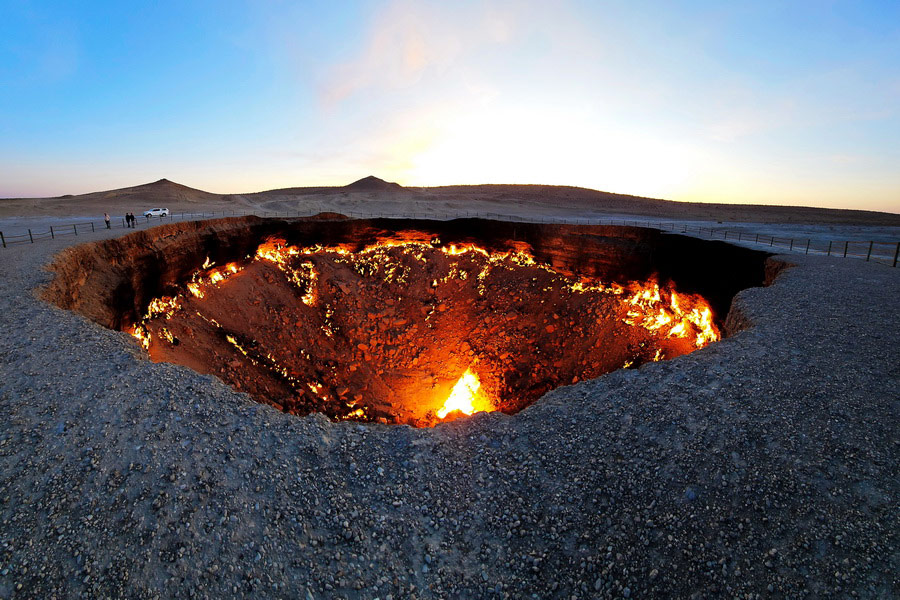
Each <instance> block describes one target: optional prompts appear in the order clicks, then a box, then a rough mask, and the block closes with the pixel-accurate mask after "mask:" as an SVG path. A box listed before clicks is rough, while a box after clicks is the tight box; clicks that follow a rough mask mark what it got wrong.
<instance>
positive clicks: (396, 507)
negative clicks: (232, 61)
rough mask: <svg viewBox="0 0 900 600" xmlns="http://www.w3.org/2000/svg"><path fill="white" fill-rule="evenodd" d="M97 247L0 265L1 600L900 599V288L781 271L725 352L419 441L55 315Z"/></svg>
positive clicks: (873, 271) (885, 281)
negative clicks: (281, 405)
mask: <svg viewBox="0 0 900 600" xmlns="http://www.w3.org/2000/svg"><path fill="white" fill-rule="evenodd" d="M104 233H105V232H104ZM104 233H99V234H98V235H97V236H96V237H102V236H103V235H104ZM118 233H120V232H116V231H113V232H110V233H109V235H115V234H118ZM96 237H95V238H93V239H96ZM78 241H80V240H77V239H71V238H70V239H67V240H56V241H47V242H44V243H42V244H35V245H33V246H31V245H28V246H19V247H11V248H7V249H5V250H2V253H0V277H2V284H0V286H2V287H0V308H2V315H3V320H2V323H3V328H2V331H3V334H2V336H0V418H2V420H3V423H4V425H3V427H2V428H0V597H3V598H7V597H29V598H54V597H57V598H63V597H99V596H104V597H129V598H169V597H179V598H187V597H196V598H225V597H247V598H261V597H272V598H381V599H382V600H383V599H386V598H394V599H399V598H529V597H534V598H548V597H554V598H597V597H601V598H607V597H608V598H620V597H621V598H627V597H631V598H646V597H679V598H686V597H697V598H703V597H709V598H713V597H715V598H719V597H727V598H756V597H790V598H797V597H804V596H805V597H810V598H819V597H841V598H844V597H863V598H880V597H883V598H889V597H898V596H900V582H898V573H900V552H898V531H900V510H898V500H900V495H898V490H900V483H898V482H900V473H898V455H900V438H898V415H900V406H898V404H900V397H898V390H900V361H898V358H897V352H896V344H897V340H898V339H900V327H898V325H900V323H898V321H900V269H891V268H889V267H885V266H882V265H874V264H866V263H862V262H859V261H846V260H840V259H828V258H819V257H795V256H792V257H782V258H784V259H786V260H788V259H789V260H790V261H792V262H793V263H795V264H796V266H794V267H793V268H789V269H787V270H785V271H783V272H782V273H781V275H780V276H779V277H778V279H777V280H776V282H775V284H774V285H772V286H770V287H767V288H755V289H750V290H746V291H744V292H742V293H741V294H740V295H739V296H738V297H737V298H736V300H735V305H734V307H733V312H732V315H731V318H730V321H729V323H730V324H731V325H732V326H733V327H735V328H737V327H744V329H743V330H742V331H740V332H736V333H735V334H734V335H732V336H731V337H729V338H727V339H725V340H723V341H722V342H720V343H718V344H713V345H711V346H710V347H708V348H705V349H703V350H700V351H697V352H695V353H692V354H689V355H686V356H682V357H680V358H677V359H675V360H671V361H666V362H661V363H651V364H648V365H645V366H644V367H642V368H641V369H638V370H625V371H618V372H615V373H612V374H609V375H607V376H604V377H601V378H600V379H596V380H593V381H588V382H583V383H580V384H578V385H574V386H570V387H565V388H561V389H558V390H556V391H554V392H551V393H550V394H547V395H546V396H545V397H544V398H543V399H542V400H540V401H539V402H538V403H536V404H535V405H533V406H531V407H529V408H528V409H526V410H525V411H523V412H521V413H519V414H518V415H515V416H506V415H502V414H496V413H493V414H481V415H476V416H475V417H473V418H470V419H466V420H461V421H456V422H453V423H449V424H446V425H441V426H439V427H437V428H435V429H411V428H409V427H405V426H380V425H379V426H375V425H360V424H354V423H331V422H329V421H327V420H326V419H325V418H324V417H322V416H320V415H314V416H311V417H306V418H296V417H292V416H290V415H286V414H283V413H280V412H278V411H276V410H274V409H271V408H269V407H266V406H262V405H257V404H254V403H253V402H251V401H250V400H249V399H248V398H247V397H246V396H245V395H242V394H238V393H236V392H234V391H232V390H231V389H230V388H228V387H227V386H225V385H224V384H222V383H221V382H219V381H218V380H217V379H214V378H212V377H209V376H203V375H199V374H196V373H194V372H192V371H190V370H188V369H185V368H182V367H178V366H174V365H169V364H153V363H150V362H149V361H148V360H146V359H145V358H144V356H143V354H142V351H141V350H140V349H139V348H138V346H137V345H136V344H135V343H134V342H133V340H132V339H131V338H130V337H129V336H127V335H126V334H123V333H120V332H115V331H110V330H106V329H103V328H101V327H99V326H97V325H95V324H93V323H91V322H89V321H87V320H85V319H84V318H82V317H80V316H78V315H75V314H73V313H68V312H66V311H63V310H60V309H57V308H55V307H52V306H49V305H47V304H45V303H43V302H41V301H39V300H37V299H36V297H35V294H34V289H35V288H36V287H37V286H39V285H42V284H45V283H46V282H47V281H48V280H49V274H48V273H47V272H46V271H43V270H42V269H41V266H42V265H45V264H46V263H48V262H49V261H50V259H51V255H52V253H53V252H56V251H58V250H59V249H61V248H62V247H64V246H65V245H67V244H72V243H76V242H78Z"/></svg>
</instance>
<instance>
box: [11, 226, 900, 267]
mask: <svg viewBox="0 0 900 600" xmlns="http://www.w3.org/2000/svg"><path fill="white" fill-rule="evenodd" d="M2 237H3V234H2V233H0V238H2ZM3 247H4V248H6V242H4V243H3ZM897 257H900V242H897V249H896V250H894V265H893V266H895V267H896V266H897Z"/></svg>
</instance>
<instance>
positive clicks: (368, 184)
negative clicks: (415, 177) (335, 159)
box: [343, 175, 404, 192]
mask: <svg viewBox="0 0 900 600" xmlns="http://www.w3.org/2000/svg"><path fill="white" fill-rule="evenodd" d="M343 189H345V190H350V191H353V192H386V191H390V192H397V191H400V190H402V189H404V188H403V186H402V185H400V184H399V183H393V182H391V181H385V180H384V179H379V178H377V177H375V176H374V175H369V176H368V177H363V178H362V179H360V180H358V181H354V182H353V183H350V184H347V185H345V186H344V188H343Z"/></svg>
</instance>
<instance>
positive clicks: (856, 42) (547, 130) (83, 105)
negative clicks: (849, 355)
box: [0, 0, 900, 212]
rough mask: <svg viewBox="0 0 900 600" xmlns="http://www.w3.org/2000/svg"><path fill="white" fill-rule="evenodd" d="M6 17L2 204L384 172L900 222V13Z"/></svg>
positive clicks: (302, 8) (387, 10) (854, 5)
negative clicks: (173, 184) (805, 208)
mask: <svg viewBox="0 0 900 600" xmlns="http://www.w3.org/2000/svg"><path fill="white" fill-rule="evenodd" d="M4 12H5V14H4V19H3V20H2V23H0V34H2V36H3V39H4V40H6V45H4V46H0V64H3V65H4V68H3V69H2V70H0V83H2V85H3V88H4V90H6V93H4V94H3V96H2V97H0V127H2V130H3V133H4V135H3V140H4V144H3V145H2V146H0V197H17V196H51V195H59V194H77V193H84V192H89V191H97V190H102V189H111V188H116V187H124V186H129V185H134V184H135V183H137V182H144V181H153V180H156V179H159V178H161V177H167V178H169V179H171V180H174V181H178V182H181V183H184V184H186V185H190V186H192V187H196V188H200V189H204V190H208V191H212V192H221V193H225V192H248V191H259V190H266V189H273V188H279V187H292V186H304V185H343V184H345V183H349V182H350V181H353V180H355V179H358V178H359V177H361V176H363V175H366V174H376V175H378V176H379V177H382V178H384V179H387V180H391V181H396V182H398V183H400V184H403V185H411V186H434V185H451V184H478V183H544V184H559V185H573V186H581V187H589V188H594V189H599V190H604V191H611V192H619V193H626V194H633V195H641V196H650V197H657V198H666V199H673V200H684V201H715V202H740V203H761V204H797V205H810V206H825V207H841V208H865V209H874V210H887V211H892V212H900V200H898V198H900V171H898V169H897V168H896V165H897V164H900V145H898V144H897V143H896V140H897V138H898V135H900V109H898V107H900V61H898V60H897V56H898V54H897V51H898V47H897V39H898V25H897V23H900V5H898V4H897V3H895V2H877V1H871V0H870V1H867V2H831V3H827V4H822V3H804V2H799V3H778V2H768V1H764V2H759V3H752V4H747V5H745V6H740V5H735V6H732V5H723V4H721V3H700V4H697V3H692V4H691V5H690V6H689V7H685V6H679V5H677V4H672V3H666V2H644V3H627V2H600V3H598V2H578V1H566V2H558V3H542V2H531V1H526V2H515V3H512V2H505V1H488V2H478V3H469V2H463V3H442V2H411V1H405V0H387V1H380V2H373V3H354V2H351V3H344V2H341V3H324V4H316V5H314V6H310V5H308V4H307V3H298V4H290V3H288V4H286V5H269V4H267V3H244V2H234V3H226V4H223V5H222V6H220V7H219V6H217V8H216V10H215V11H210V10H209V8H208V7H206V6H204V5H201V4H193V3H174V2H161V3H154V4H153V5H152V6H147V7H144V8H142V9H141V10H138V9H136V8H133V7H130V6H128V5H122V4H119V3H111V2H110V3H104V2H99V3H92V4H91V5H90V7H86V6H76V5H72V4H70V3H64V2H45V3H39V4H34V5H29V4H22V5H18V4H14V5H13V6H10V7H7V8H5V9H4ZM59 98H66V102H64V103H61V102H59V100H58V99H59Z"/></svg>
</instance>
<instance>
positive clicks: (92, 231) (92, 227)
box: [91, 221, 97, 233]
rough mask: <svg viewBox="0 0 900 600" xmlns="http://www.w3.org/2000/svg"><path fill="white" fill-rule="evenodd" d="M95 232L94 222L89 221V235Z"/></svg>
mask: <svg viewBox="0 0 900 600" xmlns="http://www.w3.org/2000/svg"><path fill="white" fill-rule="evenodd" d="M95 231H97V230H96V229H94V222H93V221H91V233H94V232H95Z"/></svg>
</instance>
